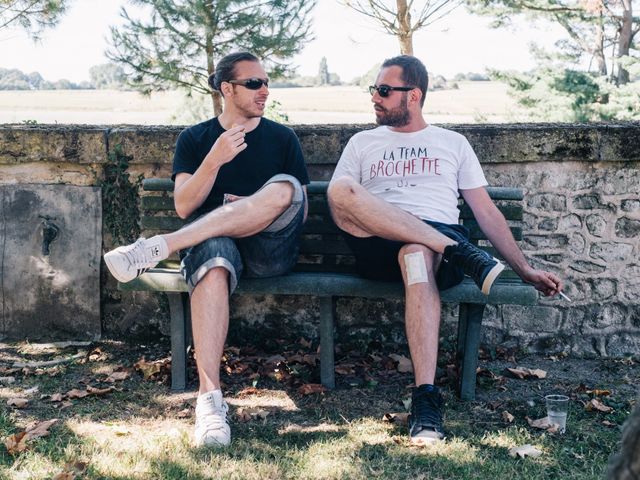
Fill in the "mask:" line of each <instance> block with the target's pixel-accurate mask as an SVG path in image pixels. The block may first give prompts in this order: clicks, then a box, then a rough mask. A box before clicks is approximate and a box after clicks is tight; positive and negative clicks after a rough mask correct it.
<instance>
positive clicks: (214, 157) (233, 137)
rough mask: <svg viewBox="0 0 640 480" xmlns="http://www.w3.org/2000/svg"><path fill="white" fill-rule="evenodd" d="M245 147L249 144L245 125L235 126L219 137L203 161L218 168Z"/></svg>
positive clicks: (213, 167)
mask: <svg viewBox="0 0 640 480" xmlns="http://www.w3.org/2000/svg"><path fill="white" fill-rule="evenodd" d="M245 148H247V144H246V143H245V141H244V125H239V126H233V127H231V128H230V129H229V130H227V131H226V132H224V133H223V134H222V135H220V136H219V137H218V139H217V140H216V143H214V144H213V147H211V150H209V153H207V156H206V157H205V159H204V161H203V162H202V163H203V164H206V165H208V166H209V167H211V168H212V169H216V170H217V169H218V168H220V167H221V166H222V165H224V164H225V163H229V162H230V161H231V160H233V159H234V158H235V156H236V155H238V154H239V153H240V152H241V151H243V150H244V149H245Z"/></svg>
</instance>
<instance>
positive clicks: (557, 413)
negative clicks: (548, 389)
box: [544, 395, 569, 433]
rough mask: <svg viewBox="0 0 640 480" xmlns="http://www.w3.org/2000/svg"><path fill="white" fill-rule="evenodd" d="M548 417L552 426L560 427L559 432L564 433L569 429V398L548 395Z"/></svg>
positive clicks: (546, 398)
mask: <svg viewBox="0 0 640 480" xmlns="http://www.w3.org/2000/svg"><path fill="white" fill-rule="evenodd" d="M544 399H545V400H546V402H547V417H548V419H549V423H550V424H551V425H557V426H558V432H559V433H564V432H565V430H566V428H567V413H568V412H569V397H567V396H566V395H547V396H546V397H544Z"/></svg>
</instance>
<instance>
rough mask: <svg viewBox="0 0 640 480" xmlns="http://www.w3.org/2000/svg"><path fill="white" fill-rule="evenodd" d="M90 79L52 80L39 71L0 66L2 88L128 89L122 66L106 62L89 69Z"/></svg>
mask: <svg viewBox="0 0 640 480" xmlns="http://www.w3.org/2000/svg"><path fill="white" fill-rule="evenodd" d="M89 78H90V80H89V81H86V80H85V81H82V82H80V83H75V82H72V81H70V80H66V79H61V80H56V81H55V82H51V81H49V80H45V79H44V78H43V77H42V75H40V73H38V72H32V73H24V72H22V71H21V70H18V69H17V68H0V90H91V89H106V88H109V89H115V90H128V87H127V85H126V82H125V75H124V71H123V70H122V68H121V67H119V66H117V65H114V64H111V63H106V64H103V65H96V66H93V67H91V68H90V69H89Z"/></svg>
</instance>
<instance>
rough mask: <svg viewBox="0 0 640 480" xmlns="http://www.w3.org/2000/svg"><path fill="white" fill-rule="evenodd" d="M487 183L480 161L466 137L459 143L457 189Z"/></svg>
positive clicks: (468, 188) (467, 188)
mask: <svg viewBox="0 0 640 480" xmlns="http://www.w3.org/2000/svg"><path fill="white" fill-rule="evenodd" d="M486 185H488V183H487V179H486V178H485V176H484V172H483V171H482V167H481V166H480V161H479V160H478V157H477V156H476V154H475V152H474V151H473V148H471V145H470V144H469V141H468V140H467V139H466V138H463V139H462V142H461V145H460V168H459V169H458V189H460V190H470V189H472V188H479V187H484V186H486Z"/></svg>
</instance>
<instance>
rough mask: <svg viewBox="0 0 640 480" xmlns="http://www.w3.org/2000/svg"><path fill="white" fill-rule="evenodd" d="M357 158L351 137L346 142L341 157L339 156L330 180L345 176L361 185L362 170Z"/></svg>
mask: <svg viewBox="0 0 640 480" xmlns="http://www.w3.org/2000/svg"><path fill="white" fill-rule="evenodd" d="M358 158H359V157H358V152H357V149H356V146H355V143H354V141H353V137H351V138H350V139H349V141H348V142H347V146H346V147H344V150H343V151H342V155H340V160H338V165H336V169H335V170H334V172H333V176H332V177H331V180H332V181H333V180H334V179H336V178H340V177H344V176H347V177H351V178H353V179H354V180H355V181H356V182H358V183H362V170H361V168H360V162H359V160H358Z"/></svg>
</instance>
